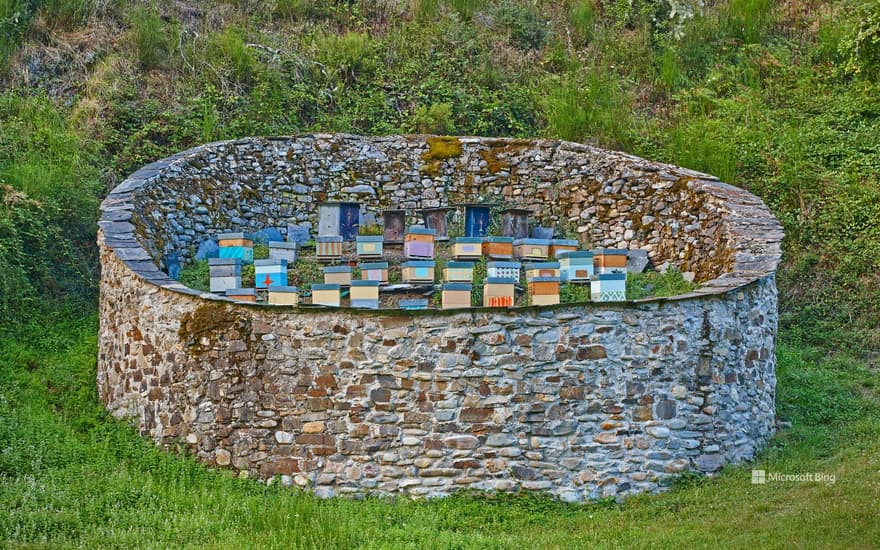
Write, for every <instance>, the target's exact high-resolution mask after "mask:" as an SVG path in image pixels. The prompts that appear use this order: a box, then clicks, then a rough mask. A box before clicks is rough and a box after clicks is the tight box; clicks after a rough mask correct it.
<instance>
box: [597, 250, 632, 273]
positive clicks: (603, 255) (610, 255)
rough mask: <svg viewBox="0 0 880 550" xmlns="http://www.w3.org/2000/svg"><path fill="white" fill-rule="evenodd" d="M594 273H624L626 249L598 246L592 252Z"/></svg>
mask: <svg viewBox="0 0 880 550" xmlns="http://www.w3.org/2000/svg"><path fill="white" fill-rule="evenodd" d="M593 269H594V271H595V273H598V274H605V273H626V250H622V249H619V248H600V249H599V250H596V251H595V252H594V253H593Z"/></svg>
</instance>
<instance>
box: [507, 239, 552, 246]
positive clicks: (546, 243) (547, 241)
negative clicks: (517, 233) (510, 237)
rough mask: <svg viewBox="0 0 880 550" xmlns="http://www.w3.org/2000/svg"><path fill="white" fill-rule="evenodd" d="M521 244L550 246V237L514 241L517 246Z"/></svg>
mask: <svg viewBox="0 0 880 550" xmlns="http://www.w3.org/2000/svg"><path fill="white" fill-rule="evenodd" d="M520 244H534V245H538V246H549V245H550V239H517V240H515V241H513V245H514V246H517V245H520Z"/></svg>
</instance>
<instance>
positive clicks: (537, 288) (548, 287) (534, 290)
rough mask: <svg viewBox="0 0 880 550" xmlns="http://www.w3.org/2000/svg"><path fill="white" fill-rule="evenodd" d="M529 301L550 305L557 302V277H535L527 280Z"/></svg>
mask: <svg viewBox="0 0 880 550" xmlns="http://www.w3.org/2000/svg"><path fill="white" fill-rule="evenodd" d="M529 303H530V304H532V305H533V306H550V305H554V304H558V303H559V277H535V278H534V279H532V280H531V281H529Z"/></svg>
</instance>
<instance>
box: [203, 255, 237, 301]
mask: <svg viewBox="0 0 880 550" xmlns="http://www.w3.org/2000/svg"><path fill="white" fill-rule="evenodd" d="M208 275H209V276H210V279H211V292H217V293H221V292H226V291H227V290H228V289H230V288H241V260H240V259H238V258H208Z"/></svg>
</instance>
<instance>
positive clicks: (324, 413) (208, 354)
mask: <svg viewBox="0 0 880 550" xmlns="http://www.w3.org/2000/svg"><path fill="white" fill-rule="evenodd" d="M323 200H340V201H356V202H360V203H362V204H364V205H365V208H366V210H367V212H369V213H372V214H373V215H374V216H375V217H376V218H381V211H382V210H383V209H388V208H407V209H411V208H431V207H441V206H447V205H450V204H456V203H466V202H503V203H504V204H506V205H508V206H512V207H517V208H528V209H530V210H531V211H532V212H533V217H534V218H536V219H537V220H538V221H539V222H540V223H541V225H544V226H548V227H560V228H566V229H567V230H568V231H570V232H573V233H575V234H577V235H578V236H579V238H580V241H581V243H582V244H583V245H585V246H592V247H613V248H642V249H645V250H647V252H648V255H649V257H650V259H651V261H652V262H653V263H654V264H655V265H660V264H662V263H665V262H669V263H670V264H672V265H675V266H678V267H679V268H680V269H681V270H682V271H691V272H694V273H695V274H696V277H697V281H698V282H699V283H700V287H699V289H698V290H696V291H694V292H692V293H689V294H687V295H682V296H676V297H673V298H666V299H650V300H643V301H636V302H628V303H625V304H611V305H609V304H593V303H584V304H563V305H556V306H545V307H527V308H511V309H503V310H498V309H494V310H492V309H484V308H474V309H471V310H466V311H461V310H458V311H451V312H444V311H436V310H434V311H408V310H378V311H358V310H352V309H348V308H341V309H336V310H327V309H320V308H302V307H300V308H298V307H291V306H270V305H258V304H243V303H233V302H232V301H230V300H228V299H225V298H223V297H220V296H217V295H212V294H207V293H201V292H199V291H196V290H193V289H189V288H186V287H184V286H182V285H181V284H179V283H178V282H177V281H175V280H173V279H171V278H170V277H169V276H168V275H166V274H165V273H164V272H163V270H165V269H167V268H168V267H169V266H168V265H166V261H167V260H166V259H167V258H169V257H171V258H175V257H176V258H179V260H180V261H181V262H183V263H186V262H187V261H189V260H190V259H191V258H192V254H193V250H194V249H195V248H196V247H197V246H198V245H199V243H200V242H202V241H203V240H204V239H205V238H207V237H208V236H216V234H218V233H221V232H226V231H256V230H259V229H262V228H265V227H278V228H282V229H283V231H286V230H287V227H288V225H290V226H291V227H292V230H293V229H296V230H297V231H301V230H302V228H303V227H311V228H312V234H313V235H314V233H315V231H314V229H315V228H316V227H317V208H316V204H317V203H318V202H320V201H323ZM102 210H103V215H102V219H101V221H100V223H99V225H100V231H99V235H98V240H99V243H100V246H101V265H102V278H101V328H100V338H99V358H98V374H97V382H98V387H99V391H100V395H101V398H102V399H103V401H104V403H105V404H106V405H107V407H108V409H109V410H110V411H111V412H113V414H114V415H116V416H119V417H131V418H134V419H136V420H137V422H138V424H139V426H140V430H141V432H142V433H143V434H145V435H148V436H150V437H151V438H153V439H154V440H155V441H156V442H157V443H160V444H164V445H172V444H178V443H180V442H185V444H186V445H188V446H189V447H190V448H191V449H192V451H193V452H194V453H195V454H196V455H197V456H198V457H199V458H200V459H202V460H204V461H205V462H207V463H210V464H214V465H217V466H219V467H224V468H231V469H234V470H235V471H237V472H239V473H240V474H241V475H251V476H256V477H260V478H265V479H272V478H275V479H279V480H280V481H281V482H283V483H289V484H296V485H299V486H302V487H308V488H310V489H312V490H314V491H315V492H316V493H317V494H319V495H322V496H331V495H365V494H406V495H411V496H439V495H446V494H449V493H450V492H452V491H453V490H455V489H457V488H474V489H482V490H489V491H518V490H539V491H547V492H550V493H552V494H554V495H556V496H558V497H560V498H562V499H564V500H567V501H583V500H587V499H590V498H596V497H605V496H617V495H625V494H631V493H637V492H643V491H650V490H656V489H658V488H660V487H662V486H663V485H664V484H665V483H666V482H667V481H668V479H669V478H670V476H674V475H676V474H680V473H682V472H685V471H687V470H698V471H703V472H714V471H717V470H718V469H720V468H721V466H722V465H723V464H725V463H736V462H739V461H742V460H745V459H749V458H751V457H753V456H754V454H755V452H756V451H757V450H758V449H759V448H760V447H761V446H762V445H763V444H764V443H765V442H766V440H767V438H768V437H769V436H770V435H771V434H772V431H773V425H774V393H775V364H776V361H775V344H776V342H775V339H776V325H777V298H776V287H775V283H774V274H775V270H776V266H777V264H778V261H779V257H780V248H779V246H780V242H781V240H782V231H781V228H780V226H779V224H778V222H777V221H776V220H775V219H774V218H773V216H772V214H771V213H770V212H769V210H768V209H767V208H766V206H764V204H763V203H762V202H761V201H760V200H759V199H757V198H756V197H754V196H753V195H751V194H749V193H747V192H745V191H743V190H740V189H737V188H734V187H731V186H728V185H725V184H723V183H721V182H718V181H717V180H716V179H715V178H713V177H711V176H708V175H705V174H700V173H696V172H692V171H689V170H685V169H682V168H677V167H673V166H668V165H663V164H658V163H653V162H649V161H646V160H644V159H640V158H637V157H632V156H628V155H624V154H621V153H615V152H609V151H604V150H600V149H596V148H593V147H588V146H585V145H579V144H573V143H567V142H559V141H541V140H537V141H525V140H512V139H494V138H493V139H489V138H445V137H430V136H427V137H426V136H389V137H382V138H367V137H359V136H350V135H323V134H322V135H307V136H299V137H291V138H272V139H245V140H238V141H231V142H222V143H213V144H208V145H204V146H201V147H198V148H195V149H192V150H190V151H186V152H184V153H181V154H178V155H175V156H173V157H170V158H167V159H164V160H161V161H158V162H156V163H153V164H151V165H149V166H146V167H144V168H143V169H141V170H139V171H138V172H136V173H135V174H133V175H132V176H131V177H129V178H128V179H127V180H126V181H124V182H123V183H122V184H121V185H120V186H119V187H117V188H116V189H114V190H113V192H111V193H110V195H109V196H108V197H107V199H106V200H105V201H104V203H103V206H102Z"/></svg>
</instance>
